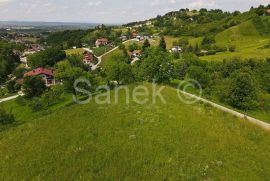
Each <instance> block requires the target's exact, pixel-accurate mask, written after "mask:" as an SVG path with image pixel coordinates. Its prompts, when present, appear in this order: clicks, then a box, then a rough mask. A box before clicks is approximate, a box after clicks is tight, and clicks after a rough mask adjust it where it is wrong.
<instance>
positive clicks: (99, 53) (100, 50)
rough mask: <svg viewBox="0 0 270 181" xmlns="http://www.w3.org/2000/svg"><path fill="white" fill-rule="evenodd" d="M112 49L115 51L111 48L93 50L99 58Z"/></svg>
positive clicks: (103, 47) (102, 47) (104, 47)
mask: <svg viewBox="0 0 270 181" xmlns="http://www.w3.org/2000/svg"><path fill="white" fill-rule="evenodd" d="M111 49H113V48H112V47H110V46H101V47H98V48H93V53H94V54H95V55H96V56H98V57H99V56H101V55H103V54H104V53H106V52H108V51H110V50H111Z"/></svg>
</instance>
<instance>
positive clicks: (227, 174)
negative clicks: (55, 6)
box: [0, 83, 270, 181]
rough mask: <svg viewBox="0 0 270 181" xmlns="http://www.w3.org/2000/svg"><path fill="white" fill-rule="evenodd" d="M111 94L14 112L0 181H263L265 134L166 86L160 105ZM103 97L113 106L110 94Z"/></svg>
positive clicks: (1, 147) (4, 136)
mask: <svg viewBox="0 0 270 181" xmlns="http://www.w3.org/2000/svg"><path fill="white" fill-rule="evenodd" d="M143 85H144V86H146V87H147V88H148V89H149V90H151V89H152V85H151V84H148V83H145V84H143ZM136 86H138V85H131V86H129V89H130V90H133V89H134V88H135V87H136ZM119 94H120V95H119V98H120V99H119V103H118V104H115V103H114V101H112V103H111V104H103V105H102V104H101V105H99V104H96V103H95V102H93V101H91V102H90V103H88V104H86V105H75V104H68V105H65V106H64V107H62V108H59V109H56V110H54V111H52V112H51V113H50V114H48V115H39V116H31V114H30V113H29V114H25V115H24V116H22V115H21V114H24V113H21V112H19V111H17V112H14V114H15V116H16V117H17V118H20V119H21V121H23V123H22V124H20V125H18V126H16V127H13V128H10V129H7V130H5V131H2V132H0V167H1V169H0V179H1V180H14V179H17V178H20V179H22V180H78V179H82V180H119V179H124V180H252V181H254V180H260V181H261V180H268V178H269V177H270V165H269V164H268V163H269V161H270V156H269V152H270V139H269V137H270V133H268V132H265V131H264V130H262V129H260V128H257V127H256V126H254V125H252V124H249V123H247V122H246V121H245V120H241V119H238V118H236V117H233V116H231V115H229V114H227V113H224V112H221V111H219V110H216V109H214V108H212V107H210V106H208V105H205V104H200V103H196V104H192V105H187V104H184V103H182V102H181V101H179V100H178V99H177V94H176V90H175V89H173V88H170V87H165V89H164V90H163V91H162V95H163V96H164V99H165V100H166V101H167V104H166V105H164V104H163V103H162V102H161V101H160V100H159V99H158V101H157V103H156V104H152V103H150V102H147V103H146V104H143V105H140V104H136V103H134V102H133V101H132V100H130V104H128V105H127V104H126V103H125V99H124V97H125V92H124V91H120V92H119ZM110 95H111V100H114V98H115V91H112V92H111V93H110ZM148 98H149V99H151V98H152V96H151V94H150V95H149V97H148ZM13 104H14V105H13V106H12V105H9V106H8V108H11V107H16V105H15V103H13ZM4 107H5V105H4ZM25 109H26V108H21V111H24V110H25ZM26 115H28V117H27V116H26Z"/></svg>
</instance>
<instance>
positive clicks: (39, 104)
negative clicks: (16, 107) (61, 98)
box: [29, 97, 46, 112]
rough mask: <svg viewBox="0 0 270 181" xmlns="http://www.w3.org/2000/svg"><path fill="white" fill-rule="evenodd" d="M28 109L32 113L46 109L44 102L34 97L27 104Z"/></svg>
mask: <svg viewBox="0 0 270 181" xmlns="http://www.w3.org/2000/svg"><path fill="white" fill-rule="evenodd" d="M29 107H30V108H31V109H32V111H33V112H38V111H41V110H43V109H45V108H46V106H45V104H44V102H43V101H42V99H41V98H38V97H34V98H33V99H32V101H31V103H30V104H29Z"/></svg>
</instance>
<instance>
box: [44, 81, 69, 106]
mask: <svg viewBox="0 0 270 181" xmlns="http://www.w3.org/2000/svg"><path fill="white" fill-rule="evenodd" d="M63 93H64V89H63V88H62V86H60V85H57V86H53V87H52V88H51V89H50V90H48V91H46V92H45V93H44V94H42V96H41V99H42V102H43V103H44V105H45V106H47V107H48V106H51V105H53V104H55V103H57V102H58V101H59V100H60V99H61V97H62V95H63Z"/></svg>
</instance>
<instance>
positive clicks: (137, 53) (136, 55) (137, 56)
mask: <svg viewBox="0 0 270 181" xmlns="http://www.w3.org/2000/svg"><path fill="white" fill-rule="evenodd" d="M129 56H130V58H131V64H133V63H135V62H136V61H138V60H140V58H141V50H134V51H133V52H129Z"/></svg>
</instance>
